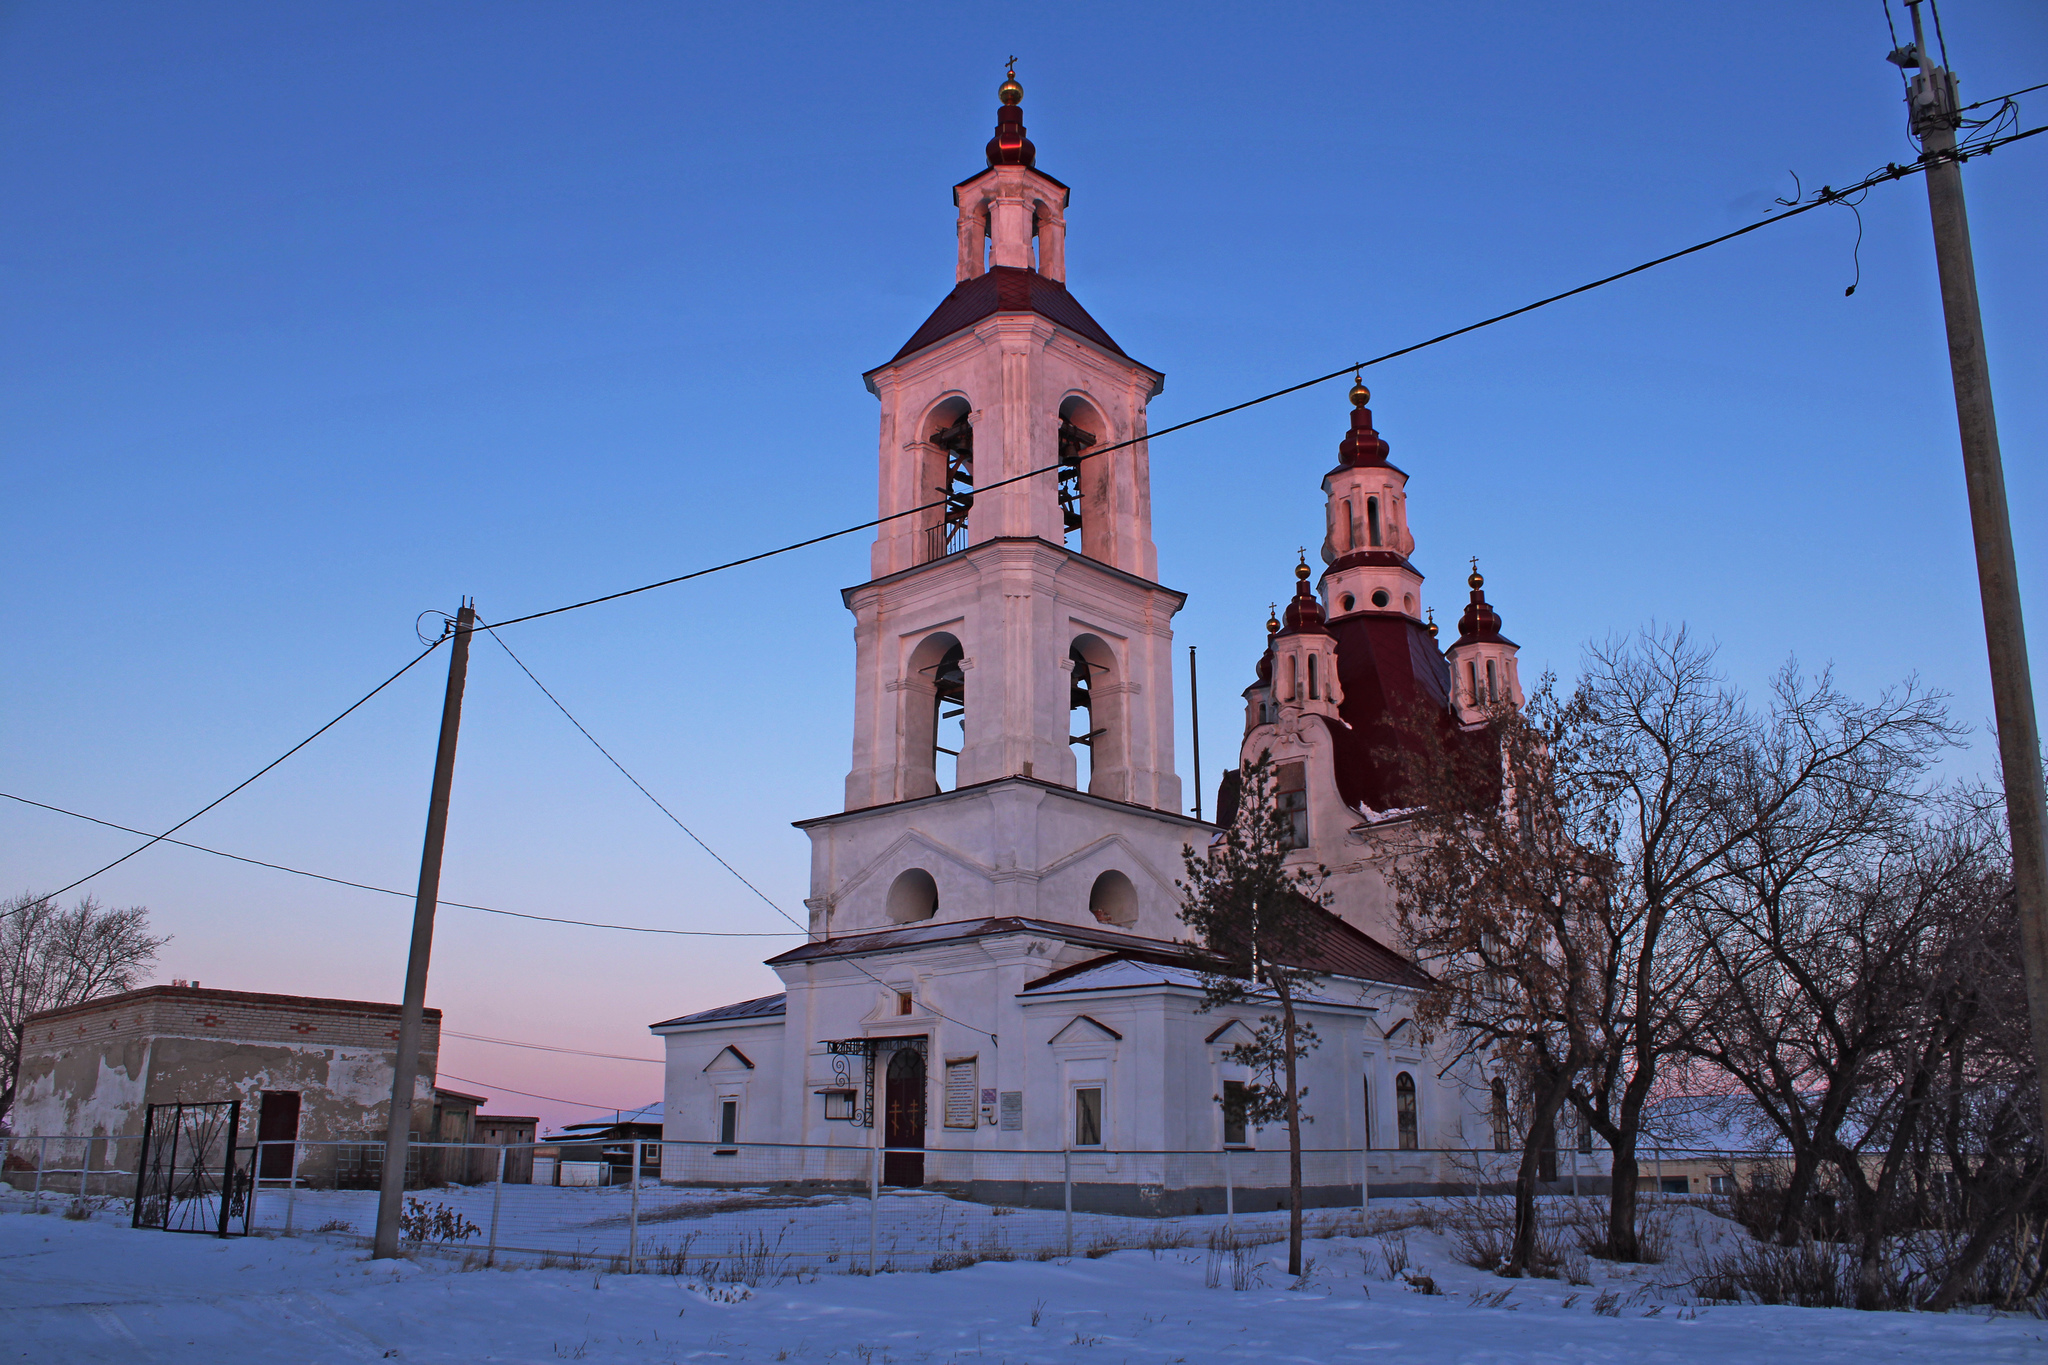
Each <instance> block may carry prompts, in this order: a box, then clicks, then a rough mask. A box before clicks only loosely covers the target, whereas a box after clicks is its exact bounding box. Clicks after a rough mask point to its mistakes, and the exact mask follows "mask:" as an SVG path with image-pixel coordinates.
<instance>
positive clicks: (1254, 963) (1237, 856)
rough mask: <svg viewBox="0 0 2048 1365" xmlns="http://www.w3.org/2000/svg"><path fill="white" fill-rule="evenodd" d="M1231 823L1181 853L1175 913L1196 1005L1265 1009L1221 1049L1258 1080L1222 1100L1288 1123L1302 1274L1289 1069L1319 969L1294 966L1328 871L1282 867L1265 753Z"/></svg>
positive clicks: (1292, 1249)
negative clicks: (1195, 985)
mask: <svg viewBox="0 0 2048 1365" xmlns="http://www.w3.org/2000/svg"><path fill="white" fill-rule="evenodd" d="M1241 782H1242V785H1241V787H1240V796H1239V800H1238V810H1237V818H1236V820H1235V821H1234V822H1233V823H1232V824H1231V825H1230V826H1229V827H1228V828H1227V829H1225V830H1224V831H1223V832H1222V833H1221V834H1220V835H1218V836H1217V837H1216V839H1215V840H1214V841H1213V842H1212V843H1211V844H1210V845H1209V847H1208V849H1207V850H1206V851H1204V852H1200V853H1198V852H1196V851H1195V850H1194V849H1192V848H1184V849H1183V850H1182V857H1183V860H1184V861H1185V862H1186V864H1187V880H1186V881H1183V882H1177V883H1175V884H1176V885H1177V886H1179V887H1180V889H1181V910H1180V917H1181V920H1182V922H1183V923H1185V924H1186V925H1187V926H1188V927H1189V928H1190V929H1192V930H1193V931H1194V932H1195V934H1196V936H1197V939H1198V940H1199V943H1200V946H1201V947H1202V949H1203V951H1204V954H1205V958H1206V960H1207V961H1208V962H1209V963H1210V964H1211V966H1210V967H1208V968H1207V969H1205V970H1204V971H1203V973H1202V1004H1201V1009H1202V1011H1203V1012H1205V1013H1206V1012H1208V1011H1210V1010H1216V1009H1230V1008H1240V1007H1246V1006H1249V1007H1252V1008H1263V1009H1266V1010H1268V1011H1271V1012H1269V1013H1266V1014H1263V1015H1262V1016H1261V1017H1260V1019H1259V1021H1258V1027H1257V1028H1255V1029H1253V1030H1252V1037H1251V1038H1250V1039H1249V1040H1248V1041H1246V1042H1242V1043H1238V1044H1237V1045H1235V1046H1234V1047H1232V1048H1231V1049H1230V1050H1229V1052H1228V1053H1227V1054H1226V1055H1227V1056H1228V1057H1229V1059H1230V1060H1231V1061H1233V1062H1236V1063H1238V1064H1239V1065H1242V1066H1244V1067H1247V1068H1249V1069H1250V1071H1251V1073H1252V1075H1253V1076H1254V1077H1255V1078H1256V1079H1254V1080H1253V1081H1252V1083H1251V1084H1249V1085H1246V1086H1245V1087H1244V1088H1243V1091H1242V1092H1241V1098H1240V1097H1237V1096H1233V1098H1232V1100H1231V1101H1230V1102H1225V1101H1224V1099H1223V1097H1222V1096H1220V1095H1219V1096H1217V1097H1216V1098H1217V1102H1218V1103H1221V1104H1225V1111H1224V1112H1225V1116H1226V1118H1228V1119H1230V1120H1231V1121H1232V1122H1233V1123H1235V1122H1238V1121H1242V1122H1244V1123H1246V1124H1270V1123H1283V1122H1284V1123H1285V1124H1286V1125H1287V1193H1288V1220H1287V1273H1288V1274H1290V1275H1300V1274H1301V1226H1302V1219H1301V1128H1302V1125H1303V1124H1304V1123H1307V1122H1309V1121H1310V1120H1309V1117H1308V1116H1307V1115H1306V1114H1304V1113H1303V1112H1302V1100H1303V1099H1304V1098H1305V1097H1306V1096H1307V1094H1308V1088H1307V1087H1306V1086H1304V1085H1301V1084H1300V1083H1299V1080H1298V1078H1297V1075H1296V1072H1297V1069H1298V1063H1299V1061H1300V1059H1301V1058H1302V1057H1304V1056H1305V1055H1307V1054H1308V1053H1309V1052H1311V1051H1313V1050H1314V1049H1315V1048H1316V1046H1317V1045H1318V1043H1319V1042H1320V1040H1319V1039H1318V1038H1317V1037H1316V1031H1315V1028H1314V1026H1313V1025H1311V1024H1310V1023H1309V1022H1308V1021H1307V1020H1305V1019H1302V1018H1301V1017H1300V1015H1299V1012H1298V1011H1299V1008H1300V1005H1301V1003H1302V1001H1303V999H1304V998H1305V997H1306V996H1307V995H1308V994H1309V993H1310V992H1312V991H1313V990H1314V989H1315V987H1316V985H1317V983H1318V982H1319V980H1320V979H1321V974H1320V973H1317V972H1315V971H1311V970H1309V969H1308V968H1307V967H1305V966H1303V965H1301V964H1302V963H1303V962H1304V961H1305V960H1307V959H1308V957H1309V955H1310V949H1311V947H1312V944H1313V935H1314V933H1315V930H1316V928H1317V923H1318V920H1319V919H1320V917H1321V916H1322V914H1323V913H1324V911H1323V909H1322V907H1323V906H1324V905H1326V904H1328V902H1329V893H1328V892H1326V891H1324V890H1323V881H1324V879H1325V878H1326V877H1327V876H1328V870H1327V869H1326V868H1323V867H1320V866H1318V867H1315V868H1312V869H1311V868H1306V867H1301V866H1290V865H1289V861H1288V854H1289V853H1290V852H1292V851H1293V849H1294V846H1295V845H1294V839H1293V824H1292V820H1291V818H1290V817H1289V815H1288V813H1287V812H1286V811H1283V810H1282V809H1281V808H1280V802H1279V800H1278V796H1277V793H1276V792H1275V790H1274V773H1273V763H1272V755H1271V754H1270V753H1262V754H1260V755H1259V757H1258V759H1257V760H1256V761H1253V762H1249V763H1247V764H1245V766H1244V770H1243V776H1242V779H1241Z"/></svg>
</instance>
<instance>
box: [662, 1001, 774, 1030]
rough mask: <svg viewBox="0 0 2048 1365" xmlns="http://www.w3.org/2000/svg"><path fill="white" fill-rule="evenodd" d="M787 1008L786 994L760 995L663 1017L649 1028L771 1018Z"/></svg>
mask: <svg viewBox="0 0 2048 1365" xmlns="http://www.w3.org/2000/svg"><path fill="white" fill-rule="evenodd" d="M788 1010H789V997H788V996H787V995H762V996H756V997H755V998H754V999H752V1000H742V1001H740V1002H739V1003H738V1004H734V1005H720V1006H719V1007H718V1008H717V1009H712V1010H699V1011H698V1012H697V1013H695V1014H685V1015H683V1016H681V1017H680V1018H676V1019H664V1020H662V1021H661V1022H660V1023H658V1024H649V1025H648V1026H647V1027H649V1028H669V1027H671V1026H673V1025H676V1024H715V1023H718V1022H720V1021H721V1020H726V1019H772V1018H774V1017H775V1016H776V1015H778V1014H785V1013H787V1012H788Z"/></svg>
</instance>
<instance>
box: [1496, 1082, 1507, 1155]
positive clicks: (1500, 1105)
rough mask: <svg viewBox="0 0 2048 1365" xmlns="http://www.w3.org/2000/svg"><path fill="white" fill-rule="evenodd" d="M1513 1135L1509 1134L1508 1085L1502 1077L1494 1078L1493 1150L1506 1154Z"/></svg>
mask: <svg viewBox="0 0 2048 1365" xmlns="http://www.w3.org/2000/svg"><path fill="white" fill-rule="evenodd" d="M1510 1140H1511V1135H1510V1134H1509V1132H1508V1083H1507V1082H1506V1081H1504V1080H1502V1079H1501V1078H1500V1077H1498V1076H1495V1077H1494V1078H1493V1150H1494V1151H1496V1152H1505V1151H1507V1150H1508V1149H1509V1144H1510Z"/></svg>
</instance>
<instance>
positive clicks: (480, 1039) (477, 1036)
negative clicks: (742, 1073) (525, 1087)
mask: <svg viewBox="0 0 2048 1365" xmlns="http://www.w3.org/2000/svg"><path fill="white" fill-rule="evenodd" d="M441 1036H442V1037H443V1038H463V1039H467V1040H468V1041H469V1042H472V1043H495V1044H497V1045H498V1046H499V1047H523V1048H526V1049H528V1050H529V1051H533V1052H561V1053H566V1054H568V1055H569V1056H571V1057H602V1058H604V1059H605V1060H607V1061H613V1062H642V1063H644V1064H646V1065H648V1066H666V1065H668V1063H666V1062H664V1061H663V1060H662V1059H661V1058H659V1057H628V1056H626V1055H625V1054H624V1053H619V1052H586V1051H584V1050H583V1049H582V1048H580V1047H552V1046H550V1045H549V1044H547V1043H522V1042H519V1041H518V1040H516V1039H512V1038H491V1037H486V1036H485V1035H484V1034H481V1033H457V1032H456V1031H455V1030H454V1029H448V1028H444V1029H442V1030H441Z"/></svg>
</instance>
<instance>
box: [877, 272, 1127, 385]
mask: <svg viewBox="0 0 2048 1365" xmlns="http://www.w3.org/2000/svg"><path fill="white" fill-rule="evenodd" d="M997 313H1036V314H1038V315H1039V316H1040V317H1042V318H1044V319H1045V320H1046V321H1048V322H1051V323H1054V324H1057V325H1058V326H1061V327H1064V328H1066V329H1067V330H1068V331H1069V332H1072V333H1073V334H1074V335H1076V336H1078V337H1083V338H1085V339H1087V340H1089V341H1092V342H1094V343H1095V344H1096V345H1097V346H1100V347H1102V348H1104V349H1105V350H1108V351H1111V352H1113V353H1115V354H1117V355H1123V354H1124V349H1123V347H1121V346H1119V345H1117V344H1116V343H1115V342H1114V341H1112V340H1110V336H1109V333H1108V332H1105V331H1104V330H1103V329H1102V324H1101V323H1099V322H1097V321H1096V320H1095V319H1094V318H1092V317H1090V316H1089V315H1088V310H1087V309H1086V308H1083V307H1082V306H1081V304H1080V301H1079V300H1078V299H1076V298H1075V297H1074V296H1073V295H1072V294H1069V293H1068V292H1067V287H1066V286H1065V285H1063V284H1061V283H1060V282H1059V281H1058V280H1053V279H1048V278H1046V277H1045V276H1043V275H1041V274H1039V273H1038V272H1037V271H1036V270H1026V269H1023V268H1021V267H1019V266H1013V265H998V266H991V267H990V268H989V271H988V273H987V274H985V275H976V276H975V277H974V278H973V279H971V280H962V281H961V282H960V283H959V284H957V285H955V286H953V292H952V293H950V294H948V295H946V297H945V299H944V301H943V302H941V303H940V304H939V306H938V307H937V308H934V309H933V310H932V315H931V316H930V317H928V318H926V319H925V320H924V326H922V327H920V328H918V329H917V331H915V332H914V333H912V334H911V337H910V340H908V341H906V342H904V343H903V349H902V350H900V351H898V352H897V353H896V354H895V355H893V356H891V357H890V359H889V363H890V364H892V365H893V364H895V363H896V362H897V361H899V360H901V359H903V357H905V356H907V355H911V354H914V353H915V352H918V351H922V350H923V349H924V348H925V347H927V346H930V345H933V344H935V343H937V342H940V341H944V340H945V339H946V338H947V337H949V336H952V335H953V334H954V333H955V332H964V331H966V330H967V329H968V328H969V327H972V326H973V325H974V324H975V323H977V322H980V321H981V320H982V319H983V318H987V317H993V316H995V315H996V314H997ZM1125 359H1129V357H1128V356H1125Z"/></svg>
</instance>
